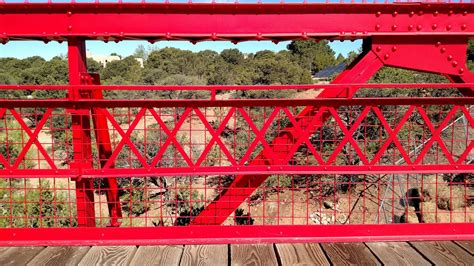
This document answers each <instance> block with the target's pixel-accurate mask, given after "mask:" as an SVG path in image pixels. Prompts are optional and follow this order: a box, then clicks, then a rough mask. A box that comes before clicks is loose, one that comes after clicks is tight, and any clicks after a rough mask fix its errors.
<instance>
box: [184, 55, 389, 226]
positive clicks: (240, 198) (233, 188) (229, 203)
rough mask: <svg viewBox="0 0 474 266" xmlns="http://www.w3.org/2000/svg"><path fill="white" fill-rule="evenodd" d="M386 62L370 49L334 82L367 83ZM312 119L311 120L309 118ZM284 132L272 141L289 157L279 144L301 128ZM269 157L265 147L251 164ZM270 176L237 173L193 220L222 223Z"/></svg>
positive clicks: (331, 93)
mask: <svg viewBox="0 0 474 266" xmlns="http://www.w3.org/2000/svg"><path fill="white" fill-rule="evenodd" d="M382 66H383V64H382V62H381V61H380V60H379V58H377V56H376V55H375V54H374V53H373V52H371V51H366V52H365V53H363V54H362V55H361V56H360V57H359V58H358V59H357V60H356V61H355V62H354V63H353V64H352V65H350V66H349V67H348V68H347V69H346V70H345V71H343V72H342V73H341V74H340V75H339V76H338V77H337V78H336V79H335V80H334V81H333V83H351V82H353V83H361V82H366V81H367V80H368V79H369V78H370V77H372V76H373V75H374V74H375V73H376V72H377V71H378V70H379V69H380V68H381V67H382ZM354 93H355V90H351V89H350V88H347V89H338V90H325V91H323V92H322V93H321V94H319V95H318V97H320V98H344V97H352V95H353V94H354ZM318 112H320V111H319V109H318V108H315V107H312V106H309V107H306V108H305V109H304V110H303V111H302V112H301V113H300V114H299V115H298V116H297V120H298V121H301V122H303V121H302V120H304V122H307V123H310V122H311V119H312V117H313V116H314V115H317V114H318ZM323 112H324V115H322V116H321V119H320V120H319V121H318V123H317V124H316V125H315V127H314V128H315V129H316V128H318V126H321V125H322V124H323V123H324V121H325V120H326V119H327V118H328V117H329V113H327V112H326V111H323ZM306 120H308V121H306ZM282 132H283V133H282V134H281V135H279V136H277V137H276V138H275V139H274V140H273V141H272V143H271V145H270V146H271V147H272V148H273V150H274V152H273V153H274V154H275V156H277V157H279V158H281V159H282V160H283V159H285V158H286V157H287V155H288V151H286V150H283V151H281V152H279V151H277V150H276V149H275V147H279V146H280V147H282V146H288V145H291V144H293V143H295V142H297V141H298V139H299V136H298V135H297V134H295V133H298V132H299V131H298V130H296V129H295V128H293V127H292V126H290V127H288V128H285V129H284V130H282ZM267 158H268V156H266V154H265V150H264V151H262V152H261V153H260V154H259V155H257V156H256V158H255V159H254V160H253V161H252V162H251V163H250V164H251V165H259V164H260V165H261V164H264V163H265V161H266V160H267ZM268 176H269V175H242V176H237V177H236V178H235V179H234V181H233V182H232V183H231V184H230V186H229V187H228V188H227V189H226V190H224V191H222V193H221V194H220V195H219V196H218V197H217V198H216V199H215V200H214V201H213V202H211V203H210V204H209V205H208V206H207V207H206V208H205V209H204V210H203V211H202V212H201V213H200V214H199V215H198V216H197V217H196V218H195V219H194V221H193V224H221V223H222V222H224V221H225V220H226V219H227V217H228V216H229V215H230V214H231V213H232V212H233V211H234V210H235V209H236V208H238V207H239V205H240V204H242V202H244V201H245V200H246V199H247V198H248V197H249V196H250V195H251V194H252V193H253V192H254V191H255V190H256V189H257V188H258V187H259V186H260V185H261V184H262V183H263V182H264V181H265V180H266V178H267V177H268Z"/></svg>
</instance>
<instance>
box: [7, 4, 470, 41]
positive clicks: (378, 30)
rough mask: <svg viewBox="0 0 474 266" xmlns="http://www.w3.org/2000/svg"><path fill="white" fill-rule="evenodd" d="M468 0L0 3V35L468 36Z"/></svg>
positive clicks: (193, 37) (109, 37) (192, 37)
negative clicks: (427, 0)
mask: <svg viewBox="0 0 474 266" xmlns="http://www.w3.org/2000/svg"><path fill="white" fill-rule="evenodd" d="M473 31H474V4H473V3H439V2H438V3H391V4H362V3H358V4H317V3H294V4H257V3H255V4H225V3H222V4H217V3H192V4H189V3H54V4H53V3H0V42H3V43H5V42H7V41H8V40H25V39H33V40H44V41H54V40H56V41H63V40H66V39H67V37H71V36H76V37H78V36H80V37H82V38H86V39H96V40H104V41H121V40H136V39H142V40H149V41H151V42H154V41H160V40H188V41H192V42H198V41H204V40H230V41H234V42H239V41H247V40H272V41H274V42H278V41H283V40H294V39H310V38H315V39H321V38H325V39H358V38H366V37H369V36H380V35H382V36H393V35H395V36H398V35H439V36H447V35H453V36H460V35H462V36H472V35H473Z"/></svg>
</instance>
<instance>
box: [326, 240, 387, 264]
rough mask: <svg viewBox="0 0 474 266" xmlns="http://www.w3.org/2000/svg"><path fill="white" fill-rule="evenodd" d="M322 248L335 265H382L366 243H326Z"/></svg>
mask: <svg viewBox="0 0 474 266" xmlns="http://www.w3.org/2000/svg"><path fill="white" fill-rule="evenodd" d="M322 247H323V249H324V251H326V254H327V255H328V257H329V260H330V261H331V262H332V263H333V264H334V265H351V264H357V265H380V263H379V261H378V260H377V258H376V257H375V256H374V255H373V254H372V253H371V252H370V250H369V249H368V248H367V247H366V246H365V245H364V243H324V244H322Z"/></svg>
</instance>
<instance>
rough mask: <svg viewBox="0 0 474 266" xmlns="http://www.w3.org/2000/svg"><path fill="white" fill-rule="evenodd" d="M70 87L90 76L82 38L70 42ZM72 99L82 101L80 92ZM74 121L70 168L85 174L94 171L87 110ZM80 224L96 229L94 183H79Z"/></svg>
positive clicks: (79, 180)
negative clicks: (85, 171)
mask: <svg viewBox="0 0 474 266" xmlns="http://www.w3.org/2000/svg"><path fill="white" fill-rule="evenodd" d="M68 63H69V84H71V85H81V84H84V76H83V75H84V73H86V72H87V63H86V41H85V40H83V39H79V38H70V39H69V40H68ZM69 97H70V98H71V99H78V98H81V97H82V95H81V93H80V92H79V90H78V89H77V88H74V87H72V89H71V90H70V91H69ZM70 112H71V117H72V138H73V139H72V142H73V152H74V163H73V164H71V168H76V169H78V170H79V172H80V170H82V169H83V168H92V166H93V165H92V146H91V128H90V126H91V122H90V111H89V110H88V109H80V110H70ZM76 204H77V223H78V225H79V226H88V227H94V226H95V210H94V180H93V179H85V178H84V179H83V178H81V176H79V177H78V178H77V180H76Z"/></svg>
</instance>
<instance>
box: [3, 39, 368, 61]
mask: <svg viewBox="0 0 474 266" xmlns="http://www.w3.org/2000/svg"><path fill="white" fill-rule="evenodd" d="M288 43H289V42H281V43H279V44H274V43H272V42H270V41H260V42H258V41H248V42H241V43H238V44H236V45H234V44H232V43H230V42H223V41H216V42H212V41H207V42H200V43H197V44H192V43H190V42H186V41H161V42H158V43H155V44H153V47H154V48H156V49H159V48H164V47H175V48H179V49H184V50H191V51H193V52H197V51H202V50H206V49H210V50H214V51H217V52H220V51H222V50H224V49H228V48H237V49H239V50H240V51H242V52H243V53H255V52H257V51H261V50H272V51H280V50H285V49H286V45H287V44H288ZM140 44H141V45H144V46H145V47H149V46H151V44H149V43H148V42H145V41H123V42H119V43H115V42H109V43H104V42H102V41H88V42H87V44H86V45H87V49H88V51H89V52H91V53H92V54H94V55H110V54H111V53H117V54H119V55H121V56H124V57H126V56H129V55H132V54H133V53H134V51H135V49H136V48H137V47H138V46H139V45H140ZM361 44H362V42H361V41H360V40H357V41H354V42H351V41H344V42H340V41H334V42H331V43H330V44H329V45H330V46H331V48H332V49H333V50H334V52H335V53H336V56H337V55H338V54H342V55H344V56H347V54H348V53H349V52H351V51H357V50H358V49H359V48H360V46H361ZM66 54H67V44H66V43H64V42H63V43H61V44H59V43H57V42H50V43H48V44H44V43H43V42H40V41H11V42H8V43H7V44H6V45H2V44H0V57H16V58H20V59H22V58H26V57H30V56H41V57H43V58H45V59H47V60H49V59H51V58H53V57H54V56H58V55H66Z"/></svg>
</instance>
